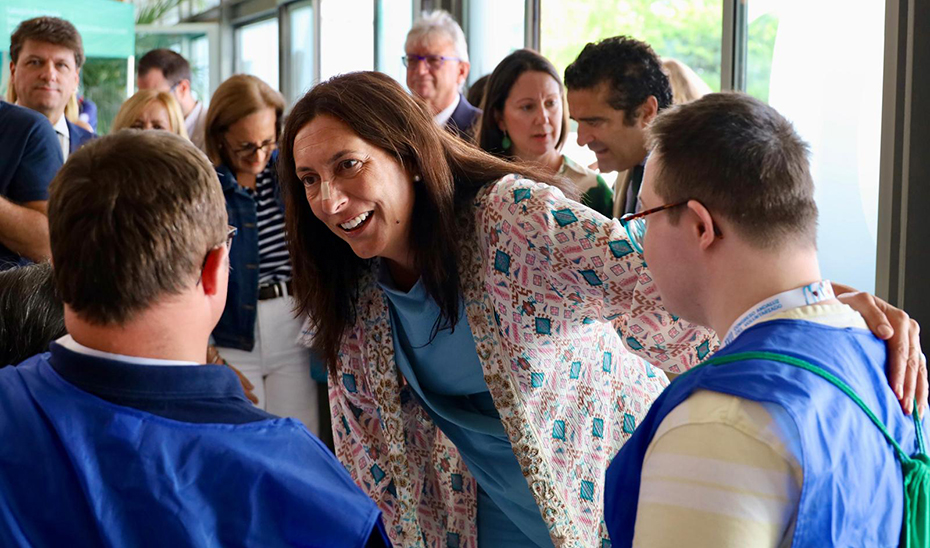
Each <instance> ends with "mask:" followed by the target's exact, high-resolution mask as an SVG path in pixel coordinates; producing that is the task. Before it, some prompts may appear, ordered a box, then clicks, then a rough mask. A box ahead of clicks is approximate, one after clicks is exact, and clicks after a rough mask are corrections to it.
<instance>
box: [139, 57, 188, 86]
mask: <svg viewBox="0 0 930 548" xmlns="http://www.w3.org/2000/svg"><path fill="white" fill-rule="evenodd" d="M152 69H157V70H160V71H161V74H162V76H164V77H165V80H167V81H168V83H170V84H171V86H172V87H174V86H176V85H178V84H179V83H181V80H187V81H188V82H190V81H191V65H190V63H188V62H187V59H185V58H184V56H183V55H181V54H180V53H178V52H176V51H172V50H170V49H165V48H160V49H153V50H151V51H149V52H148V53H146V54H145V55H143V56H142V58H141V59H139V76H145V75H146V74H147V73H148V72H149V71H150V70H152Z"/></svg>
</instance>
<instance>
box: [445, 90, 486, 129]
mask: <svg viewBox="0 0 930 548" xmlns="http://www.w3.org/2000/svg"><path fill="white" fill-rule="evenodd" d="M479 116H481V109H480V108H477V107H475V106H473V105H472V104H471V103H469V102H468V101H467V100H466V99H465V96H464V95H462V94H461V93H460V94H459V105H458V106H457V107H455V110H453V111H452V116H451V117H450V118H449V121H448V122H446V128H447V129H448V130H449V131H451V132H452V133H455V134H456V135H458V136H459V137H461V138H463V139H465V140H468V139H469V138H470V137H471V133H472V131H473V130H474V126H475V124H476V123H477V122H478V117H479Z"/></svg>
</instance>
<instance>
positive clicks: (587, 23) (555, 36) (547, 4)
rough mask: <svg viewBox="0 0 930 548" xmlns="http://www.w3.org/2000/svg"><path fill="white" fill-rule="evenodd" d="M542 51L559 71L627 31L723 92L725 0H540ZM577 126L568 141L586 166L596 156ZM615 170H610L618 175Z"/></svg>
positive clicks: (607, 176) (574, 156)
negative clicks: (580, 139) (593, 45)
mask: <svg viewBox="0 0 930 548" xmlns="http://www.w3.org/2000/svg"><path fill="white" fill-rule="evenodd" d="M540 19H541V20H540V44H539V45H540V52H541V53H542V54H543V55H544V56H545V57H546V58H548V59H549V60H550V61H552V64H553V65H555V68H556V69H557V70H558V71H559V74H565V67H567V66H568V65H569V64H571V62H572V61H574V60H575V58H577V57H578V54H579V53H581V50H582V49H583V48H584V46H585V44H587V43H588V42H597V41H598V40H602V39H604V38H610V37H611V36H619V35H626V36H631V37H633V38H636V39H637V40H642V41H643V42H646V43H647V44H649V45H650V46H652V48H653V49H654V50H655V51H656V53H657V54H659V55H660V56H661V57H672V58H675V59H677V60H679V61H681V62H682V63H684V64H686V65H688V66H689V67H691V68H692V69H693V70H694V71H695V72H697V74H698V75H699V76H700V77H701V79H702V80H704V82H706V83H707V85H708V86H710V88H711V89H712V90H714V91H720V56H721V35H722V32H723V0H616V1H615V2H591V1H588V0H541V4H540ZM576 127H577V125H576V124H575V122H574V121H572V123H571V131H570V133H569V135H568V136H567V138H566V140H565V145H564V147H563V150H562V151H563V152H564V153H565V155H566V156H569V157H570V158H572V159H574V160H575V161H577V162H579V163H583V164H585V165H590V164H593V163H594V162H595V161H597V158H596V157H595V155H594V153H593V152H591V151H590V150H589V149H588V148H587V147H579V146H578V144H577V142H576V140H577V133H576V131H575V128H576ZM614 177H615V174H605V179H611V180H612V179H613V178H614Z"/></svg>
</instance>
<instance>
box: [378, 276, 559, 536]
mask: <svg viewBox="0 0 930 548" xmlns="http://www.w3.org/2000/svg"><path fill="white" fill-rule="evenodd" d="M379 284H380V286H381V288H382V290H384V293H385V295H387V297H388V300H389V301H390V309H391V331H392V332H393V334H394V360H395V362H396V363H397V366H398V367H399V368H400V370H401V373H403V375H404V377H405V378H406V379H407V383H408V384H409V385H410V387H411V388H412V389H413V391H414V393H416V395H417V398H418V399H419V401H420V404H421V405H423V407H424V408H425V409H426V410H427V412H428V413H429V414H430V416H431V417H432V418H433V421H435V422H436V425H437V426H439V428H440V429H441V430H442V431H443V433H445V435H446V436H448V437H449V439H450V440H452V443H454V444H455V446H456V448H458V450H459V453H460V454H461V455H462V459H463V460H464V461H465V464H466V465H467V466H468V469H469V471H471V473H472V474H473V475H474V476H475V479H476V480H477V481H478V547H479V548H486V547H496V546H508V547H514V548H523V547H526V548H536V547H551V546H552V540H551V539H550V537H549V532H548V529H547V528H546V524H545V522H543V519H542V516H541V515H540V513H539V506H538V505H537V504H536V501H535V499H534V498H533V495H532V493H530V489H529V486H528V485H527V483H526V479H525V478H524V477H523V472H522V470H520V465H519V463H517V459H516V457H515V456H514V454H513V449H512V447H511V445H510V440H509V439H508V438H507V434H506V432H504V426H503V424H501V420H500V415H498V414H497V409H495V407H494V401H493V400H492V399H491V393H490V392H489V391H488V386H487V384H486V383H485V382H484V374H483V373H482V370H481V363H480V362H479V361H478V354H477V353H476V351H475V341H474V338H473V336H472V333H471V328H470V327H469V325H468V320H467V319H466V318H465V305H464V303H460V304H459V310H460V312H459V320H458V323H457V324H456V327H455V330H454V331H450V330H449V329H443V330H440V331H438V332H437V333H436V334H435V337H434V338H433V340H432V341H430V336H431V334H433V333H434V329H433V327H434V324H435V323H436V319H437V318H439V314H440V311H439V306H438V305H437V304H436V302H435V301H434V300H433V299H432V297H430V295H429V293H427V291H426V288H425V287H424V286H423V283H422V280H419V281H417V283H416V284H415V285H414V286H413V287H412V288H411V289H410V291H409V292H406V293H405V292H403V291H400V290H398V289H396V288H395V287H394V284H393V280H392V279H391V276H390V273H389V272H388V269H387V267H386V265H385V266H383V267H382V269H381V279H380V280H379Z"/></svg>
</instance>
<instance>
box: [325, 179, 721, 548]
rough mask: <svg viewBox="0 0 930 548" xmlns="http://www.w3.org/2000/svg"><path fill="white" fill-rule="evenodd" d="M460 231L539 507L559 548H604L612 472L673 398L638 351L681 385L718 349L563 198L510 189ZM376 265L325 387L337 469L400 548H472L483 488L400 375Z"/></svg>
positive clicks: (637, 259)
mask: <svg viewBox="0 0 930 548" xmlns="http://www.w3.org/2000/svg"><path fill="white" fill-rule="evenodd" d="M460 226H461V236H462V238H463V240H464V245H463V248H464V249H463V252H462V260H461V280H462V282H461V283H462V293H463V297H464V303H465V308H466V317H467V318H468V322H469V325H470V327H471V330H472V333H473V336H474V340H475V346H476V349H477V354H478V358H479V360H480V361H481V365H482V368H483V370H484V378H485V381H486V382H487V385H488V388H489V389H490V392H491V396H492V398H493V400H494V403H495V406H496V407H497V410H498V412H499V413H500V416H501V421H502V422H503V425H504V429H505V431H506V432H507V435H508V436H509V438H510V441H511V443H512V445H513V452H514V454H515V455H516V457H517V461H518V462H519V463H520V466H521V468H522V470H523V474H524V476H525V477H526V481H527V482H528V483H529V487H530V491H531V492H532V493H533V496H534V497H535V498H536V501H537V502H538V504H539V509H540V512H541V514H542V516H543V519H544V520H545V522H546V524H547V525H548V527H549V533H550V535H551V536H552V539H553V542H554V543H555V544H556V546H571V547H578V548H590V547H595V546H597V547H600V546H602V542H608V541H607V532H606V528H605V527H604V526H603V521H602V515H603V491H602V484H603V480H604V472H605V470H606V468H607V465H608V464H609V462H610V459H611V458H612V457H613V456H614V455H615V454H616V453H617V451H618V450H619V449H620V446H621V445H622V444H623V442H624V441H625V440H626V439H627V438H629V436H630V434H631V433H632V432H633V429H634V428H635V427H636V425H637V423H638V421H639V420H640V419H641V418H642V417H643V416H645V414H646V412H647V410H648V409H649V406H650V404H651V403H652V401H653V400H654V399H655V397H656V396H657V395H658V394H659V392H661V390H662V389H663V387H664V386H665V385H666V384H667V380H666V377H665V375H664V374H663V373H662V372H661V371H658V370H656V369H654V368H653V367H652V366H651V365H649V364H648V363H646V362H645V361H643V360H642V359H640V358H639V357H637V356H635V355H634V354H632V353H631V352H630V350H632V351H633V352H635V353H637V354H639V355H641V356H643V357H645V358H647V359H648V360H649V361H651V362H652V363H655V364H657V365H659V366H660V367H662V368H663V369H666V370H668V371H672V372H680V371H683V370H686V369H688V368H690V367H692V366H693V365H696V364H697V363H698V362H699V361H700V359H701V358H703V357H704V356H705V355H707V354H708V353H709V352H710V351H711V350H712V349H713V348H714V347H715V346H716V344H717V341H716V338H715V337H714V336H713V334H712V333H711V332H710V331H709V330H707V329H704V328H699V327H696V326H693V325H690V324H685V323H683V322H680V321H677V318H674V317H672V316H671V315H669V314H668V313H667V312H665V310H664V309H663V308H662V306H661V305H660V304H659V302H658V300H659V296H658V293H657V291H656V287H655V286H654V285H653V283H652V279H651V278H650V276H649V272H648V271H647V270H646V267H645V266H646V265H645V263H644V262H643V259H642V256H641V255H639V254H638V253H636V252H635V251H634V250H633V248H632V246H631V245H630V243H629V241H628V237H627V234H626V231H625V230H624V229H623V228H622V227H621V226H620V224H619V223H618V222H616V221H612V220H608V219H606V218H604V217H602V216H600V215H599V214H597V213H595V212H593V211H591V210H589V209H587V208H584V207H583V206H581V205H579V204H577V203H575V202H572V201H569V200H567V199H566V198H565V197H564V196H563V195H562V193H561V192H560V191H559V190H558V189H556V188H554V187H551V186H547V185H542V184H538V183H534V182H532V181H529V180H526V179H521V178H520V177H518V176H516V175H510V176H507V177H505V178H503V179H501V180H500V181H497V182H495V183H492V184H489V185H487V186H486V187H485V188H484V189H482V191H481V192H480V193H479V195H478V196H477V198H476V200H475V202H474V208H473V209H471V210H470V211H466V212H465V213H464V214H463V215H462V216H461V224H460ZM379 264H380V261H372V269H371V271H370V272H368V273H367V274H366V276H365V278H364V279H363V280H362V282H361V286H360V299H359V303H358V319H357V322H356V323H355V325H354V326H352V327H351V328H350V330H349V332H348V335H347V338H346V339H345V342H344V344H343V347H342V350H341V353H340V356H339V363H338V365H337V368H336V370H335V371H330V373H329V399H330V405H331V408H332V413H333V429H334V434H335V443H336V455H337V456H338V457H339V459H340V460H341V461H342V462H343V463H344V464H345V465H346V467H347V468H348V470H349V472H350V473H351V475H352V477H353V478H354V479H355V481H356V482H357V483H358V484H359V485H360V486H361V487H362V488H363V489H364V490H365V491H366V492H367V493H368V494H369V495H370V496H371V497H372V498H373V499H374V500H375V501H376V502H377V503H378V506H379V507H380V508H381V509H382V511H383V512H384V519H385V524H386V525H387V529H388V532H389V534H390V535H391V540H392V542H393V543H394V544H395V546H402V547H421V546H428V547H431V548H432V547H436V548H439V547H441V548H446V547H461V548H466V547H468V548H475V546H476V545H477V538H476V482H475V480H474V479H473V477H472V476H471V474H470V473H469V471H468V469H467V468H466V467H465V465H464V463H463V462H462V459H461V457H460V456H459V453H458V451H457V450H456V448H455V446H454V445H453V444H452V443H451V442H450V441H449V440H448V439H447V438H446V436H445V435H444V434H443V433H442V432H441V431H440V430H439V429H438V428H437V427H436V426H435V424H434V423H433V421H432V420H431V419H430V417H429V416H428V415H427V413H426V411H425V410H423V408H422V407H421V406H420V405H419V404H418V403H417V401H416V399H415V398H414V397H413V395H412V393H411V389H410V388H409V387H408V386H406V385H405V382H404V380H403V378H402V377H401V375H400V373H399V372H398V369H397V367H396V366H395V363H394V343H393V339H392V335H391V324H390V312H389V309H388V300H387V298H386V297H385V295H384V294H383V292H382V290H381V289H380V288H379V286H378V284H377V283H376V280H377V279H378V278H377V276H378V272H377V268H378V265H379ZM309 329H310V328H309V327H308V330H309ZM624 343H625V344H626V348H625V347H624ZM627 348H629V349H630V350H627ZM605 545H609V544H605Z"/></svg>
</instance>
